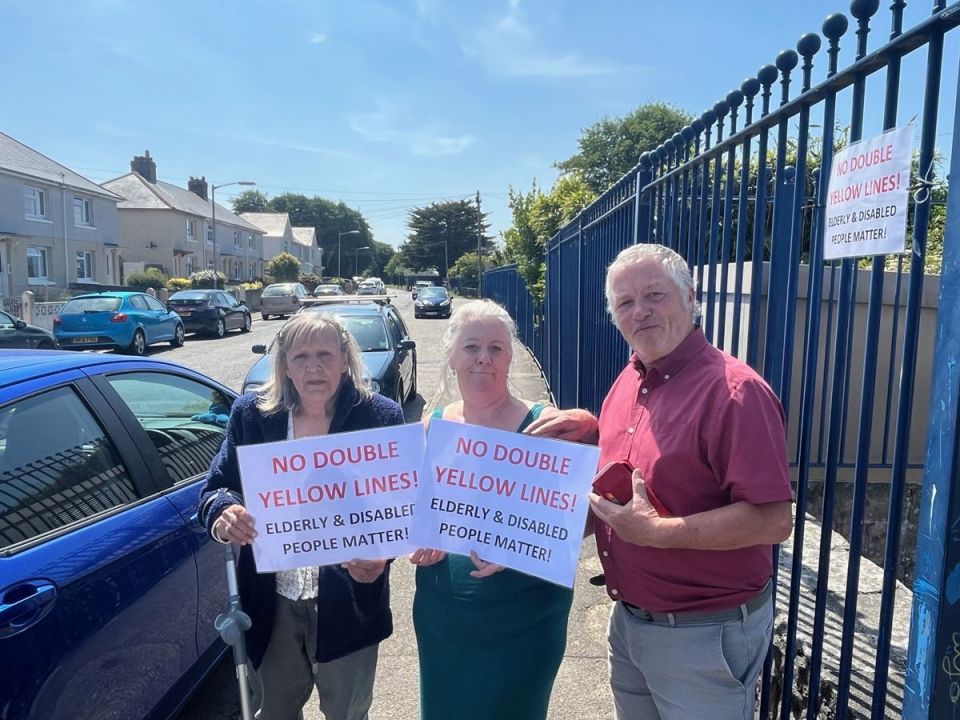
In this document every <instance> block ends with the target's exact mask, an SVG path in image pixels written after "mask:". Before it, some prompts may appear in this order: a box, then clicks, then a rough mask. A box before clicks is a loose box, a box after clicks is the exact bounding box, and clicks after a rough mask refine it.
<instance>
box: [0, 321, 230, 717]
mask: <svg viewBox="0 0 960 720" xmlns="http://www.w3.org/2000/svg"><path fill="white" fill-rule="evenodd" d="M97 312H100V311H97ZM234 398H235V395H234V393H233V392H232V391H231V390H229V389H227V388H226V387H223V386H222V385H219V384H217V383H216V382H214V381H213V380H211V379H209V378H207V377H205V376H203V375H201V374H199V373H196V372H193V371H192V370H188V369H186V368H183V367H181V366H179V365H173V364H171V363H165V362H161V361H158V360H153V359H149V358H127V357H120V356H116V355H109V354H100V353H68V352H60V351H56V350H43V351H41V350H2V351H0V488H2V493H0V678H3V681H2V682H0V717H2V718H3V719H4V720H27V719H33V718H37V719H39V718H43V719H44V720H94V719H98V718H108V717H109V718H124V719H125V720H139V719H141V718H151V720H152V719H153V718H169V717H172V716H174V715H175V713H176V712H177V711H178V709H179V707H180V706H181V705H182V704H183V703H185V702H186V700H187V698H188V697H189V695H190V694H191V692H192V691H193V690H194V689H195V688H196V687H197V686H198V685H199V684H200V683H201V681H202V680H203V678H204V677H205V676H206V674H207V673H208V671H210V670H211V669H212V668H213V667H214V666H215V665H216V663H217V662H218V660H219V659H220V657H221V656H222V655H223V653H224V652H225V650H226V647H225V645H224V644H223V643H222V642H221V640H220V638H219V636H218V633H217V631H216V630H215V629H214V626H213V623H214V619H215V618H216V616H217V614H218V613H220V612H222V611H223V610H224V608H225V606H226V597H227V594H226V593H227V589H226V575H225V572H224V549H223V546H222V545H220V544H218V543H216V542H214V541H212V540H211V539H210V538H209V537H208V536H207V535H206V534H205V533H204V532H203V530H202V529H201V528H200V527H199V526H198V525H197V524H196V523H195V522H193V521H192V520H191V516H192V515H193V514H194V512H195V511H196V506H197V498H198V496H199V493H200V488H201V487H202V485H203V482H204V476H205V473H206V471H207V468H208V467H209V465H210V462H211V460H212V459H213V456H214V455H215V454H216V453H217V451H218V450H219V448H220V445H221V443H222V441H223V435H224V432H225V430H224V428H223V427H222V426H221V423H222V422H224V420H225V418H223V417H222V416H221V415H220V414H219V413H216V412H214V411H215V410H217V409H222V408H226V409H227V411H229V410H228V409H229V406H230V404H231V403H232V402H233V400H234Z"/></svg>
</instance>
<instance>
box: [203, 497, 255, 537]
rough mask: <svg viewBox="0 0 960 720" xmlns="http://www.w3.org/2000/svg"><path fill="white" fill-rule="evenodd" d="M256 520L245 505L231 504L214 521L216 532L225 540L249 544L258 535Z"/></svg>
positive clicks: (214, 530)
mask: <svg viewBox="0 0 960 720" xmlns="http://www.w3.org/2000/svg"><path fill="white" fill-rule="evenodd" d="M255 525H256V520H254V518H253V515H251V514H250V513H248V512H247V509H246V508H245V507H244V506H243V505H230V506H229V507H228V508H227V509H226V510H224V511H223V512H222V513H220V517H218V518H217V519H216V520H215V521H214V523H213V532H214V534H215V535H216V536H217V537H218V538H220V539H221V540H223V541H224V542H232V543H235V544H236V545H249V544H250V543H252V542H253V540H254V538H256V537H257V531H256V529H255V528H254V526H255Z"/></svg>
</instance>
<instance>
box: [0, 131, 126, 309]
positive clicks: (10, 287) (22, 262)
mask: <svg viewBox="0 0 960 720" xmlns="http://www.w3.org/2000/svg"><path fill="white" fill-rule="evenodd" d="M118 200H120V198H119V197H118V196H117V195H115V194H114V193H113V192H111V191H110V190H109V189H104V188H102V187H100V186H99V185H97V184H96V183H95V182H92V181H91V180H88V179H87V178H85V177H83V176H82V175H79V174H78V173H75V172H74V171H73V170H71V169H70V168H68V167H65V166H63V165H61V164H60V163H58V162H56V161H54V160H51V159H50V158H48V157H46V156H45V155H42V154H41V153H39V152H37V151H36V150H34V149H32V148H29V147H27V146H26V145H24V144H23V143H20V142H17V141H16V140H14V139H13V138H12V137H10V136H8V135H4V134H3V133H0V297H11V296H13V297H18V296H19V295H20V294H21V293H22V292H23V291H24V290H33V291H34V292H35V293H36V294H37V295H38V296H40V297H41V298H49V297H55V296H57V295H60V294H61V293H65V292H67V291H68V290H70V289H74V290H77V289H87V288H95V287H97V286H101V285H115V284H118V283H119V265H118V262H117V201H118Z"/></svg>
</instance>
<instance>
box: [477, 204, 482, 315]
mask: <svg viewBox="0 0 960 720" xmlns="http://www.w3.org/2000/svg"><path fill="white" fill-rule="evenodd" d="M482 243H483V215H481V214H480V191H479V190H477V297H483V250H482V247H481V246H482Z"/></svg>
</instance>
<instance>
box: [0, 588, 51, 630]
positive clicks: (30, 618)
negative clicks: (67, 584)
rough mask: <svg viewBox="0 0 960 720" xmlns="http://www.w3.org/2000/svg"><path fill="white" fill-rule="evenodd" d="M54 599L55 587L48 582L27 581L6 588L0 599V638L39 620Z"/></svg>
mask: <svg viewBox="0 0 960 720" xmlns="http://www.w3.org/2000/svg"><path fill="white" fill-rule="evenodd" d="M56 599H57V586H56V585H54V584H53V583H51V582H50V581H48V580H27V581H25V582H22V583H19V584H17V585H14V586H13V587H10V588H7V589H6V590H5V591H4V592H3V597H2V598H0V638H4V637H8V636H10V635H14V634H16V633H18V632H20V631H21V630H23V629H24V628H26V627H27V626H29V625H31V624H32V623H34V622H35V621H37V620H39V619H40V618H41V617H43V616H44V615H46V610H47V609H48V608H49V607H50V606H51V605H52V604H53V602H54V600H56Z"/></svg>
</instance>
